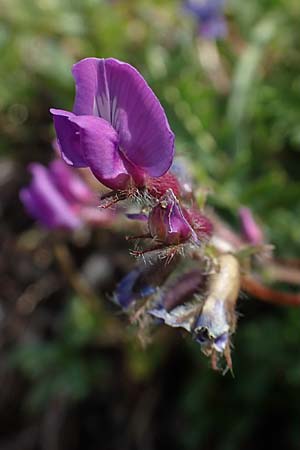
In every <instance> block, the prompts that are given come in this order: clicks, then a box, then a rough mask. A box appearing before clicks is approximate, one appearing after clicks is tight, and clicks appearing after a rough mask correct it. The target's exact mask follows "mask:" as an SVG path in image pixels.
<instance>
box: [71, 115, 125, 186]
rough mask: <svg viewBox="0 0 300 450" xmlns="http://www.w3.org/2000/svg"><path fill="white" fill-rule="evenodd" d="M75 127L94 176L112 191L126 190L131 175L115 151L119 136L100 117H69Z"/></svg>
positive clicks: (118, 153)
mask: <svg viewBox="0 0 300 450" xmlns="http://www.w3.org/2000/svg"><path fill="white" fill-rule="evenodd" d="M69 120H70V121H71V122H72V123H74V124H75V125H76V126H77V127H78V131H79V135H80V147H81V152H82V154H83V155H84V159H85V161H86V163H87V165H88V166H89V167H90V169H91V170H92V172H93V173H94V175H95V176H96V177H97V178H98V180H100V181H101V183H103V184H104V185H105V186H107V187H109V188H111V189H126V187H127V186H128V183H129V181H130V175H129V174H128V171H127V169H126V168H125V166H124V163H123V160H122V158H121V155H120V152H119V150H118V135H117V133H116V131H115V130H114V129H113V127H112V126H111V125H110V124H109V123H108V122H107V121H106V120H103V119H101V118H100V117H95V116H72V117H70V118H69Z"/></svg>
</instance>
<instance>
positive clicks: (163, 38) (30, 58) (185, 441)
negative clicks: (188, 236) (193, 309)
mask: <svg viewBox="0 0 300 450" xmlns="http://www.w3.org/2000/svg"><path fill="white" fill-rule="evenodd" d="M225 13H226V21H227V26H228V33H227V36H225V37H224V38H222V39H218V40H217V41H214V40H206V39H204V38H203V37H201V35H199V33H198V25H197V21H196V18H194V17H192V16H191V15H188V14H186V13H185V12H184V10H183V8H182V3H181V2H180V1H176V0H160V1H159V0H157V1H146V0H120V1H117V0H115V1H112V0H111V1H104V0H102V1H101V0H26V1H24V0H0V152H1V153H0V157H1V159H0V186H1V191H0V214H1V225H0V230H1V238H0V239H1V244H0V249H1V254H0V258H1V259H0V265H1V275H0V285H1V289H0V298H1V304H0V353H1V354H0V448H1V450H40V449H41V450H79V449H90V450H98V449H104V450H117V449H122V450H126V449H130V450H131V449H143V450H154V449H155V450H159V449H163V448H166V446H170V448H173V449H175V450H176V449H182V450H184V449H187V450H198V449H205V450H206V449H211V450H235V449H243V450H245V449H253V448H255V449H256V450H260V449H264V448H266V447H268V448H273V449H277V448H278V449H279V448H285V449H295V450H296V449H299V446H300V429H299V423H300V353H299V347H300V311H299V309H297V308H287V307H284V306H282V307H279V306H274V305H271V304H264V303H262V302H259V301H257V300H256V299H252V298H250V297H247V296H243V295H242V296H241V298H240V301H239V305H238V310H239V313H240V319H239V326H238V331H237V334H236V336H235V338H234V350H233V365H234V377H232V376H231V374H229V373H228V374H227V375H226V376H222V375H221V374H219V373H215V372H213V371H212V370H211V368H210V366H209V361H208V360H207V359H206V358H205V357H204V356H203V355H202V354H201V352H200V349H199V347H198V345H197V344H195V343H192V342H191V341H190V340H189V339H186V338H185V337H184V336H182V335H181V334H180V333H178V331H176V330H162V331H161V332H160V333H158V335H157V336H156V337H155V338H154V340H153V342H152V344H151V345H149V346H148V347H147V348H146V349H143V348H142V346H141V345H140V343H139V341H138V340H137V338H136V335H135V332H134V330H132V329H131V328H130V327H128V323H127V321H126V319H125V318H124V317H123V316H122V315H120V314H119V313H118V311H117V310H116V308H114V306H113V305H112V303H111V302H110V301H109V298H110V296H111V295H112V292H113V289H114V287H115V285H116V283H117V281H118V280H120V278H121V277H122V276H123V275H124V274H126V273H127V271H128V269H129V268H130V267H131V266H133V264H134V260H133V258H132V257H130V256H129V253H128V243H127V242H126V241H125V239H124V231H122V230H121V229H118V228H117V227H111V228H109V227H103V228H101V229H98V230H94V231H92V230H86V231H85V232H81V233H79V234H78V233H75V234H72V233H68V234H60V233H50V234H49V233H48V232H47V231H46V230H43V229H41V228H40V227H39V226H38V225H36V224H35V223H34V221H33V220H32V219H31V218H29V217H28V216H27V215H26V213H25V211H24V209H23V206H22V205H21V203H20V201H19V194H18V192H19V189H20V188H21V187H22V186H23V185H24V184H26V183H28V181H29V175H28V172H27V170H26V167H27V164H28V163H29V162H31V161H39V162H42V163H47V162H49V161H50V160H51V159H52V158H53V149H52V140H53V138H54V131H53V127H52V122H51V117H50V115H49V108H50V107H52V106H54V107H56V108H62V109H69V110H70V109H71V108H72V101H73V96H74V85H73V80H72V77H71V72H70V69H71V66H72V64H73V63H74V62H76V61H77V60H79V59H81V58H83V57H87V56H97V57H109V56H113V57H116V58H119V59H121V60H125V61H127V62H129V63H131V64H133V65H134V66H136V67H137V68H138V69H139V71H140V72H141V73H142V74H143V76H144V77H145V78H146V79H147V81H148V83H149V84H150V85H151V87H152V88H153V90H154V91H155V93H156V94H157V96H158V97H159V99H160V101H161V103H162V104H163V106H164V107H165V110H166V112H167V115H168V118H169V122H170V124H171V127H172V129H173V130H174V132H175V134H176V147H177V152H178V154H182V155H184V156H185V157H186V158H188V159H189V160H190V161H191V162H192V166H193V169H194V175H195V177H196V179H197V182H198V183H199V185H200V186H205V187H207V188H209V190H210V191H211V192H212V195H210V197H209V203H210V205H211V206H212V207H213V208H214V209H215V211H217V212H218V214H220V216H221V217H222V218H223V219H224V220H226V221H227V222H228V223H229V224H230V225H231V226H232V227H234V228H235V229H238V220H237V211H238V208H239V207H240V206H241V205H246V206H248V207H250V208H251V209H252V210H253V212H254V214H255V216H256V218H258V220H259V222H260V224H261V226H262V227H263V230H264V233H265V236H266V240H267V241H268V242H271V243H273V244H274V245H275V253H276V255H277V256H280V257H282V258H297V257H298V258H299V251H300V227H299V215H300V176H299V175H300V166H299V164H300V3H299V1H298V0H251V1H250V0H249V1H244V0H228V1H227V3H226V8H225ZM299 283H300V281H299Z"/></svg>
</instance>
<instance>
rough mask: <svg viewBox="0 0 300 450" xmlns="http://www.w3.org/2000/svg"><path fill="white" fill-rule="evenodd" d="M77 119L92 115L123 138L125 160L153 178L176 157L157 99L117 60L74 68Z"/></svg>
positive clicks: (95, 61)
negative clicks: (102, 120) (78, 116)
mask: <svg viewBox="0 0 300 450" xmlns="http://www.w3.org/2000/svg"><path fill="white" fill-rule="evenodd" d="M73 75H74V78H75V82H76V99H75V104H74V112H75V114H81V115H82V114H88V115H90V114H94V115H97V116H99V117H102V118H103V119H105V120H107V121H109V122H110V123H111V124H112V126H113V127H114V128H115V129H116V131H117V132H118V134H119V142H120V148H121V151H122V152H123V153H124V155H125V156H126V158H127V159H128V160H129V161H130V162H131V163H133V165H135V166H138V167H139V168H140V169H141V170H143V171H145V172H146V173H147V174H148V175H150V176H154V177H155V176H161V175H163V174H164V173H165V172H166V171H167V170H168V169H169V167H170V165H171V163H172V160H173V156H174V135H173V133H172V131H171V130H170V127H169V124H168V121H167V118H166V115H165V113H164V110H163V108H162V106H161V105H160V103H159V100H158V99H157V97H156V96H155V94H154V93H153V91H152V90H151V89H150V87H149V86H148V85H147V83H146V81H145V80H144V79H143V77H142V76H141V75H140V74H139V72H138V71H137V70H136V69H134V68H133V67H132V66H130V65H129V64H126V63H122V62H120V61H118V60H116V59H113V58H109V59H97V58H87V59H84V60H82V61H80V62H79V63H77V64H75V66H74V68H73Z"/></svg>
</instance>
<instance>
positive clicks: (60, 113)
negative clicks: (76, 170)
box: [50, 108, 87, 167]
mask: <svg viewBox="0 0 300 450" xmlns="http://www.w3.org/2000/svg"><path fill="white" fill-rule="evenodd" d="M50 112H51V114H52V115H53V120H54V127H55V131H56V136H57V144H58V147H59V149H60V151H61V154H62V157H63V158H64V160H65V161H66V163H67V164H69V165H71V166H74V167H86V166H87V163H86V161H85V159H84V155H83V153H82V149H81V145H80V135H79V129H78V126H77V125H76V124H75V123H74V122H71V121H70V120H69V119H70V118H72V117H74V114H73V113H71V112H69V111H64V110H62V109H53V108H52V109H50Z"/></svg>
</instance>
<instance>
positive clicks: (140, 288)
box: [21, 58, 254, 368]
mask: <svg viewBox="0 0 300 450" xmlns="http://www.w3.org/2000/svg"><path fill="white" fill-rule="evenodd" d="M73 76H74V79H75V84H76V97H75V103H74V108H73V111H72V112H69V111H65V110H60V109H51V113H52V115H53V119H54V126H55V130H56V135H57V146H58V150H59V152H60V154H61V157H62V159H61V160H55V161H54V162H52V163H51V164H50V166H49V168H46V167H43V166H42V165H40V164H32V165H31V166H30V171H31V173H32V175H33V179H32V182H31V184H30V186H29V187H27V188H24V189H23V190H22V191H21V200H22V201H23V203H24V205H25V207H26V209H27V210H28V212H29V213H30V214H31V215H32V216H33V217H34V218H36V219H38V220H39V221H40V222H41V223H42V224H43V225H45V226H47V227H48V228H57V227H60V228H68V229H75V228H78V227H80V226H82V224H86V223H88V224H90V223H94V224H95V223H96V224H101V223H103V222H107V221H109V220H111V219H112V217H113V213H112V211H111V209H110V206H111V205H112V204H114V203H116V202H119V201H122V200H126V203H125V207H126V211H125V212H126V217H127V218H129V219H131V220H136V221H139V223H140V225H141V226H142V227H144V232H143V233H142V234H141V235H139V236H129V237H128V239H139V243H140V247H139V248H136V249H135V250H134V251H132V253H133V254H134V255H136V256H142V257H143V259H144V263H142V264H139V265H137V267H135V268H134V269H133V270H132V271H131V272H130V273H128V274H127V275H126V276H125V277H124V279H123V280H121V281H120V283H119V284H118V286H117V288H116V291H115V295H114V300H115V302H116V303H117V304H118V305H119V306H120V307H121V308H122V309H123V310H124V311H125V312H126V313H128V315H129V316H130V320H131V321H132V322H134V323H136V324H137V325H139V327H140V336H141V337H142V338H143V339H146V338H147V336H149V335H151V334H152V332H153V331H154V330H155V329H156V328H157V326H159V325H161V324H162V323H165V324H166V325H169V326H171V327H180V328H183V329H185V330H186V331H187V332H188V333H190V334H191V336H192V338H193V339H194V340H195V341H196V342H198V343H199V344H200V346H201V349H202V351H203V352H204V353H205V354H206V355H210V356H211V358H212V363H213V367H214V368H220V367H221V365H222V361H225V364H226V367H229V368H231V358H230V345H231V336H232V334H233V332H234V331H235V324H236V314H235V304H236V301H237V298H238V294H239V286H240V265H239V262H238V259H237V257H236V256H234V254H233V253H234V252H228V250H226V251H224V250H223V248H222V246H220V245H219V244H218V243H217V242H218V240H217V236H216V233H215V232H214V230H213V225H212V221H211V219H210V218H208V217H207V214H205V212H204V211H203V210H202V209H200V208H199V207H198V206H197V201H196V198H195V196H194V195H193V182H192V181H191V179H190V176H189V174H188V171H187V170H186V169H185V167H184V166H183V165H182V163H181V162H180V161H175V162H174V134H173V132H172V131H171V129H170V126H169V124H168V120H167V118H166V115H165V112H164V110H163V108H162V106H161V104H160V103H159V100H158V99H157V97H156V96H155V94H154V93H153V91H152V90H151V89H150V87H149V86H148V85H147V83H146V81H145V80H144V79H143V77H142V76H141V75H140V74H139V73H138V71H137V70H136V69H135V68H133V67H132V66H130V65H129V64H127V63H124V62H120V61H118V60H116V59H112V58H109V59H97V58H87V59H84V60H82V61H80V62H79V63H77V64H75V66H74V68H73ZM79 168H87V170H88V171H89V172H90V174H93V175H94V176H95V177H96V179H97V180H98V181H100V182H101V184H102V185H103V186H104V187H106V188H108V189H110V191H109V192H106V193H105V194H104V195H102V197H101V198H100V197H98V194H96V193H95V192H94V190H93V189H92V188H91V187H90V186H88V185H87V183H86V182H85V181H84V180H83V178H82V177H80V174H79V172H78V169H79ZM76 171H77V172H76ZM132 208H133V210H132ZM242 220H243V223H244V225H245V226H244V228H245V229H247V230H248V235H249V233H250V234H251V233H252V235H253V233H254V231H253V229H254V228H253V224H251V223H250V222H251V221H250V220H249V217H248V218H247V217H245V211H244V212H242Z"/></svg>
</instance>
